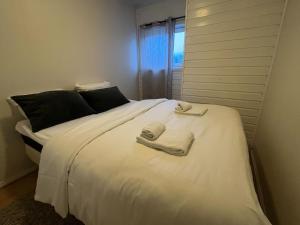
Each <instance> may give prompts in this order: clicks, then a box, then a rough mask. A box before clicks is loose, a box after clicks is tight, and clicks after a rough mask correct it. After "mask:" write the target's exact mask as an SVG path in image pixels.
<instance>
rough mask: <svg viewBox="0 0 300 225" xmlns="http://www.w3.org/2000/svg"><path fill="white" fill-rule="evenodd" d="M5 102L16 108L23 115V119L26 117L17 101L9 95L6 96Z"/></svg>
mask: <svg viewBox="0 0 300 225" xmlns="http://www.w3.org/2000/svg"><path fill="white" fill-rule="evenodd" d="M6 100H7V102H8V103H9V104H10V105H11V106H12V107H13V108H16V109H17V111H19V113H20V114H21V116H22V117H24V118H25V119H28V118H27V116H26V114H25V112H24V111H23V109H22V108H21V107H20V106H19V105H18V103H16V102H15V101H14V100H13V99H12V98H11V97H8V98H7V99H6Z"/></svg>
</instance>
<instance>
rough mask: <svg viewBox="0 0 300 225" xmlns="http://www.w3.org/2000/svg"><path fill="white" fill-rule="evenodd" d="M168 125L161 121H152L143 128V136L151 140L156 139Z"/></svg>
mask: <svg viewBox="0 0 300 225" xmlns="http://www.w3.org/2000/svg"><path fill="white" fill-rule="evenodd" d="M165 130H166V127H165V125H164V124H162V123H160V122H152V123H149V124H148V125H147V126H145V127H144V128H143V130H142V133H141V137H143V138H146V139H148V140H150V141H154V140H156V139H157V138H158V137H159V136H160V135H161V134H162V133H163V132H164V131H165Z"/></svg>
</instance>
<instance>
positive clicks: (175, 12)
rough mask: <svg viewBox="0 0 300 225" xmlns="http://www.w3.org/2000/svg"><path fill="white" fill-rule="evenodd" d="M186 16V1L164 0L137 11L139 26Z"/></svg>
mask: <svg viewBox="0 0 300 225" xmlns="http://www.w3.org/2000/svg"><path fill="white" fill-rule="evenodd" d="M184 15H185V0H162V1H160V2H159V3H154V4H151V5H147V6H144V7H140V8H138V9H137V10H136V18H137V24H138V25H141V24H146V23H151V22H154V21H161V20H165V19H167V18H168V17H180V16H184Z"/></svg>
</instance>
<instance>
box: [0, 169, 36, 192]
mask: <svg viewBox="0 0 300 225" xmlns="http://www.w3.org/2000/svg"><path fill="white" fill-rule="evenodd" d="M36 169H37V166H33V167H31V168H28V169H25V170H24V171H22V172H20V173H18V174H16V175H14V176H11V177H9V178H8V179H6V180H3V181H0V188H3V187H4V186H6V185H8V184H10V183H12V182H14V181H16V180H18V179H20V178H22V177H24V176H26V175H28V174H30V173H32V172H33V171H35V170H36Z"/></svg>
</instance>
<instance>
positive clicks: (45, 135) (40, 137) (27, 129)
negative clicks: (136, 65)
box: [15, 100, 136, 146]
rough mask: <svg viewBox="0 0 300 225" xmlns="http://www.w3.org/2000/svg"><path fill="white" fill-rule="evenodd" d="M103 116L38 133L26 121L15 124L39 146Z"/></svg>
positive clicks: (82, 119) (131, 101) (19, 130)
mask: <svg viewBox="0 0 300 225" xmlns="http://www.w3.org/2000/svg"><path fill="white" fill-rule="evenodd" d="M134 102H136V101H134V100H130V103H128V104H132V103H134ZM128 104H126V105H123V106H120V107H117V108H115V109H112V110H109V111H108V112H109V113H110V112H114V111H116V110H119V109H122V108H124V107H127V105H128ZM102 115H103V114H102V113H100V114H94V115H90V116H85V117H82V118H79V119H75V120H71V121H68V122H65V123H62V124H58V125H56V126H52V127H49V128H46V129H43V130H40V131H38V132H35V133H34V132H33V131H32V129H31V125H30V123H29V121H28V120H21V121H19V122H18V123H17V124H16V127H15V129H16V131H17V132H18V133H20V134H22V135H24V136H26V137H29V138H31V139H32V140H34V141H36V142H37V143H39V144H41V145H43V146H44V145H45V144H46V143H47V142H48V141H49V140H50V139H51V138H52V137H55V136H58V135H60V134H64V133H65V132H68V131H69V130H71V129H73V128H74V127H77V126H79V125H80V124H82V123H85V122H87V121H90V120H93V119H95V118H96V117H101V116H102Z"/></svg>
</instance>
